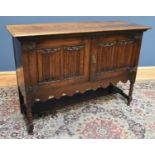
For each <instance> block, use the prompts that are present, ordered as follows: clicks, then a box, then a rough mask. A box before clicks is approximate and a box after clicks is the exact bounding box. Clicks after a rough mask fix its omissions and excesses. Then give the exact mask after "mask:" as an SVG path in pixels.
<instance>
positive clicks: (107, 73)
mask: <svg viewBox="0 0 155 155" xmlns="http://www.w3.org/2000/svg"><path fill="white" fill-rule="evenodd" d="M140 43H141V35H140V36H139V38H136V36H135V35H134V34H132V35H131V34H130V35H129V34H124V35H105V36H102V37H97V38H94V39H93V40H92V49H91V80H100V79H105V78H110V77H114V76H117V75H120V74H123V72H125V71H128V70H129V68H132V67H136V66H137V63H138V56H139V51H140Z"/></svg>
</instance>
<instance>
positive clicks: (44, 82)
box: [22, 31, 142, 100]
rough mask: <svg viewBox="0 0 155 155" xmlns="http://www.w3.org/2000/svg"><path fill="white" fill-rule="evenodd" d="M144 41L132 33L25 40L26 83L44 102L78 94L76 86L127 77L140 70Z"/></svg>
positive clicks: (23, 43) (35, 95)
mask: <svg viewBox="0 0 155 155" xmlns="http://www.w3.org/2000/svg"><path fill="white" fill-rule="evenodd" d="M141 38H142V33H136V32H134V31H133V32H132V31H129V32H123V33H119V34H117V33H116V34H115V33H114V34H113V33H110V34H109V33H108V34H99V35H98V34H94V35H91V36H80V35H79V36H68V37H56V38H46V39H45V38H44V39H41V38H40V39H36V40H35V39H33V41H22V51H23V59H22V60H23V69H24V73H26V75H25V76H26V77H25V79H26V80H27V81H25V82H26V83H28V85H29V86H31V87H32V88H33V93H34V97H35V98H44V100H45V96H46V98H52V97H60V96H61V95H67V94H68V93H69V92H70V91H71V89H73V90H74V91H76V92H78V91H79V90H78V87H76V89H74V87H75V86H76V85H79V88H81V87H83V86H84V84H85V85H86V83H87V86H84V87H85V88H83V89H89V87H91V86H89V84H90V83H93V82H94V83H95V82H97V81H102V80H106V79H108V80H109V79H114V78H117V76H118V77H121V76H123V74H124V75H125V74H126V75H128V73H129V71H131V70H132V69H135V68H136V67H137V64H138V57H139V52H140V44H141ZM120 80H121V79H120ZM111 81H112V80H111ZM96 87H97V86H96ZM90 89H91V88H90ZM34 90H36V91H34ZM83 91H85V90H83Z"/></svg>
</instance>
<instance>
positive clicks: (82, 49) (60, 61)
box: [25, 38, 89, 85]
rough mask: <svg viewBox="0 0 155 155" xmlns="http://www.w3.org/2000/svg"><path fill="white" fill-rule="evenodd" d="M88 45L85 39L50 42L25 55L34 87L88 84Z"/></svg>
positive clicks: (44, 42) (37, 43) (40, 44)
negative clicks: (57, 84)
mask: <svg viewBox="0 0 155 155" xmlns="http://www.w3.org/2000/svg"><path fill="white" fill-rule="evenodd" d="M88 50H89V49H88V41H87V40H86V39H83V38H79V39H74V38H73V39H72V38H68V39H67V38H65V39H46V40H39V41H36V42H35V49H33V50H31V51H25V53H26V59H27V61H26V62H27V64H25V66H28V69H27V70H28V72H29V79H30V82H31V85H37V84H38V85H42V84H53V85H54V83H59V82H60V81H61V82H64V83H66V85H67V84H68V82H69V81H71V82H72V84H73V83H74V82H77V81H78V82H79V81H86V80H88V61H89V56H88V54H89V52H88Z"/></svg>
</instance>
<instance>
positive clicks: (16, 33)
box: [7, 22, 151, 37]
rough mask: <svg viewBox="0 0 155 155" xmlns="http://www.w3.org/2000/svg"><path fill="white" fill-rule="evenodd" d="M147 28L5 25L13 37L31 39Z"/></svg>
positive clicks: (89, 24)
mask: <svg viewBox="0 0 155 155" xmlns="http://www.w3.org/2000/svg"><path fill="white" fill-rule="evenodd" d="M150 28H151V27H149V26H143V25H137V24H129V23H127V22H76V23H75V22H70V23H48V24H24V25H22V24H21V25H7V29H8V31H9V32H10V33H11V34H12V36H13V37H31V36H43V35H62V34H77V33H94V32H108V31H124V30H144V31H145V30H147V29H150Z"/></svg>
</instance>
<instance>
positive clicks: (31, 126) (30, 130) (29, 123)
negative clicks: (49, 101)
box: [26, 103, 34, 135]
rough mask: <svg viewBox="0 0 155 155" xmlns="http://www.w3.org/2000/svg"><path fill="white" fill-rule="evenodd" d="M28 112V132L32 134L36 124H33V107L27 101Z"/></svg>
mask: <svg viewBox="0 0 155 155" xmlns="http://www.w3.org/2000/svg"><path fill="white" fill-rule="evenodd" d="M26 113H27V125H28V134H30V135H32V134H33V129H34V126H33V114H32V108H31V104H30V103H27V105H26Z"/></svg>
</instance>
